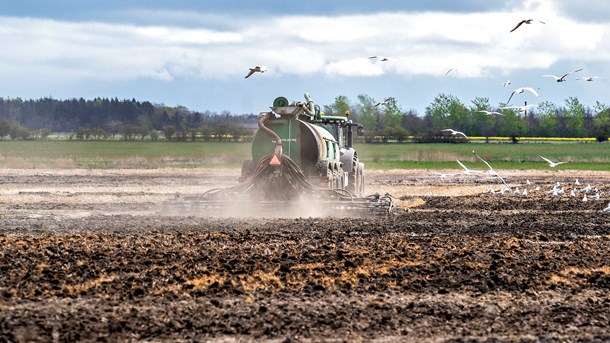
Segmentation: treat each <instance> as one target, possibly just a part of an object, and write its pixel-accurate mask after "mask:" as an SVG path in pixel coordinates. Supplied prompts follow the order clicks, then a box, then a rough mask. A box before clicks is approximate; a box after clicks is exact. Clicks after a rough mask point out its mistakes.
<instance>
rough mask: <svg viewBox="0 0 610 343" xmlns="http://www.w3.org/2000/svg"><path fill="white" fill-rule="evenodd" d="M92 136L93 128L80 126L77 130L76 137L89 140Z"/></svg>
mask: <svg viewBox="0 0 610 343" xmlns="http://www.w3.org/2000/svg"><path fill="white" fill-rule="evenodd" d="M90 137H91V129H90V128H88V127H79V128H78V129H77V130H76V139H79V140H88V139H89V138H90Z"/></svg>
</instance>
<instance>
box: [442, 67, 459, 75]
mask: <svg viewBox="0 0 610 343" xmlns="http://www.w3.org/2000/svg"><path fill="white" fill-rule="evenodd" d="M452 71H454V72H455V71H457V69H453V68H449V70H447V72H446V73H445V76H447V75H449V73H451V72H452Z"/></svg>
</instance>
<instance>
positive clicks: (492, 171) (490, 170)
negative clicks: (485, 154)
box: [472, 150, 508, 186]
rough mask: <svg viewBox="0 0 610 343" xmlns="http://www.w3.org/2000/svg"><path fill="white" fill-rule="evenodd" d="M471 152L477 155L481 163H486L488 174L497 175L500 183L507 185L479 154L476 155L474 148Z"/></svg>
mask: <svg viewBox="0 0 610 343" xmlns="http://www.w3.org/2000/svg"><path fill="white" fill-rule="evenodd" d="M472 153H473V154H474V155H475V156H476V157H478V159H479V160H481V161H483V163H485V164H486V165H487V167H488V168H489V170H488V171H487V173H488V174H489V175H490V176H497V177H498V178H499V179H500V180H502V183H503V184H505V185H506V186H508V184H507V183H506V181H504V179H503V178H502V177H501V176H500V175H499V174H498V173H497V172H496V171H495V170H494V169H493V168H492V167H491V166H490V165H489V163H487V161H485V160H484V159H482V158H481V156H479V155H477V153H476V152H474V150H473V151H472Z"/></svg>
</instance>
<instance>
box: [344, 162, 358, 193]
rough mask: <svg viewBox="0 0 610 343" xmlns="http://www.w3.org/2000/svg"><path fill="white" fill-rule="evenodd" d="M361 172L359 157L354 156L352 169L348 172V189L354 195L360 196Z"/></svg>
mask: <svg viewBox="0 0 610 343" xmlns="http://www.w3.org/2000/svg"><path fill="white" fill-rule="evenodd" d="M359 186H360V173H359V168H358V159H357V158H355V157H354V160H353V161H352V171H351V172H349V173H347V191H348V192H350V193H351V194H352V195H353V196H355V197H359V196H360V188H359Z"/></svg>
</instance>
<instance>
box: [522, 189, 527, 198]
mask: <svg viewBox="0 0 610 343" xmlns="http://www.w3.org/2000/svg"><path fill="white" fill-rule="evenodd" d="M523 195H525V196H527V188H526V189H524V190H523Z"/></svg>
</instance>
